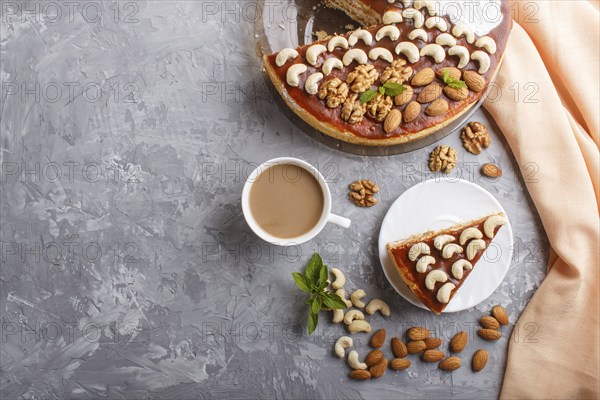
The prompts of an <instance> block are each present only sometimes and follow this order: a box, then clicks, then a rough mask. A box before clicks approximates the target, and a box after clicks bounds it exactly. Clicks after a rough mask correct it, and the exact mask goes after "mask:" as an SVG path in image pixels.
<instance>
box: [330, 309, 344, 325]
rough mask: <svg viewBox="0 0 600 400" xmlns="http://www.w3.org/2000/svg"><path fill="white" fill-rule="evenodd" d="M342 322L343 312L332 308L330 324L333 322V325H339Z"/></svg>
mask: <svg viewBox="0 0 600 400" xmlns="http://www.w3.org/2000/svg"><path fill="white" fill-rule="evenodd" d="M343 320H344V310H340V309H337V308H334V309H333V318H332V319H331V322H333V323H334V324H339V323H340V322H342V321H343Z"/></svg>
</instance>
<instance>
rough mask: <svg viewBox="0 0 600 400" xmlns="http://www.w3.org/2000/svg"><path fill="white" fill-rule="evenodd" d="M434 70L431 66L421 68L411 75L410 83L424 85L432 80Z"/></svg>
mask: <svg viewBox="0 0 600 400" xmlns="http://www.w3.org/2000/svg"><path fill="white" fill-rule="evenodd" d="M433 78H435V72H433V70H432V69H431V68H423V69H422V70H420V71H419V72H417V73H416V74H415V76H413V78H412V80H411V81H410V84H411V85H413V86H426V85H429V84H430V83H431V82H433Z"/></svg>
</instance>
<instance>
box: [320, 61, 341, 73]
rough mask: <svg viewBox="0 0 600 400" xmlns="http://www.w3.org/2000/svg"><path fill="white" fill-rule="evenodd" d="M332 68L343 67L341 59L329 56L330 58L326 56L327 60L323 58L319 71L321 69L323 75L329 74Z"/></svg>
mask: <svg viewBox="0 0 600 400" xmlns="http://www.w3.org/2000/svg"><path fill="white" fill-rule="evenodd" d="M334 68H338V69H343V68H344V64H343V63H342V60H340V59H339V58H335V57H331V58H328V59H327V60H325V62H324V63H323V68H322V69H321V71H323V73H324V74H325V75H329V74H331V72H332V71H333V69H334Z"/></svg>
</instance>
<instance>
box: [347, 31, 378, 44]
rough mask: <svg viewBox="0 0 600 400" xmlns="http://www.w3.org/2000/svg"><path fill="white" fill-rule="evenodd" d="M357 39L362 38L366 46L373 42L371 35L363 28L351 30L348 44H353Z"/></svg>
mask: <svg viewBox="0 0 600 400" xmlns="http://www.w3.org/2000/svg"><path fill="white" fill-rule="evenodd" d="M359 40H362V41H363V42H365V44H366V45H367V46H370V45H371V43H373V35H371V32H369V31H367V30H365V29H357V30H355V31H354V32H352V35H350V37H349V38H348V44H350V46H354V45H355V44H356V43H358V41H359Z"/></svg>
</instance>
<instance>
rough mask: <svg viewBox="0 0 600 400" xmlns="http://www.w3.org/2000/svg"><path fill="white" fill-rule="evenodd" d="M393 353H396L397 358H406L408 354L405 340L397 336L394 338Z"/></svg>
mask: <svg viewBox="0 0 600 400" xmlns="http://www.w3.org/2000/svg"><path fill="white" fill-rule="evenodd" d="M392 353H394V355H395V356H396V357H397V358H404V357H406V355H407V354H408V350H407V349H406V345H405V344H404V342H403V341H402V340H400V339H398V338H396V337H395V338H392Z"/></svg>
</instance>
